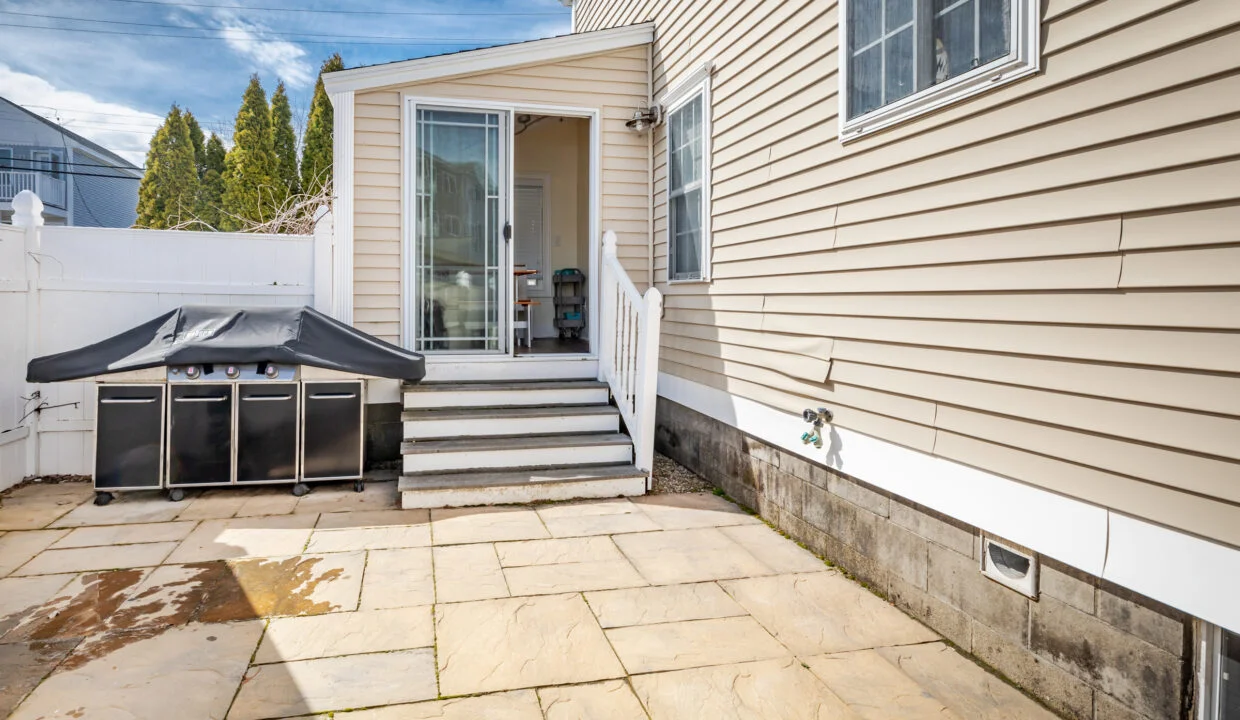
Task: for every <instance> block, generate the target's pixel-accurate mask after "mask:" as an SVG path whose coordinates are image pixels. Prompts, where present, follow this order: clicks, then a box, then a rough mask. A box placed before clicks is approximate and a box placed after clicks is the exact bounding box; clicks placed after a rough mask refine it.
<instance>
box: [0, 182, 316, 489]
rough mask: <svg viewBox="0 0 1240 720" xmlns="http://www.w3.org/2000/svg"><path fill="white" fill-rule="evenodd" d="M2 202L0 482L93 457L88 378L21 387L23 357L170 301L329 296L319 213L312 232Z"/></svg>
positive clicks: (88, 462)
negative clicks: (55, 215) (6, 209)
mask: <svg viewBox="0 0 1240 720" xmlns="http://www.w3.org/2000/svg"><path fill="white" fill-rule="evenodd" d="M13 205H14V210H15V215H14V218H13V220H14V224H15V226H8V225H0V489H3V488H5V487H9V486H11V485H13V484H15V483H17V482H19V481H20V480H21V479H22V478H23V477H27V476H32V475H56V474H82V475H87V474H90V472H91V470H92V466H93V462H94V449H93V447H92V432H91V431H92V428H93V421H94V404H95V389H94V386H93V384H92V383H91V382H89V381H81V382H69V383H53V384H47V385H30V384H27V383H26V382H25V376H26V363H27V362H28V361H29V360H30V359H31V358H33V357H38V356H41V355H47V354H51V353H57V352H62V351H65V350H72V349H74V348H77V347H81V346H83V345H88V344H90V343H94V342H98V341H99V340H103V339H104V338H107V337H110V336H112V335H115V334H116V333H119V332H122V331H124V330H127V329H129V328H131V327H133V326H134V325H138V324H139V323H142V322H144V321H146V320H150V319H151V318H154V317H156V316H157V315H159V314H161V313H163V312H166V311H168V310H171V309H173V308H176V307H178V306H180V305H188V304H200V305H201V304H209V305H251V306H252V305H281V306H301V305H311V306H313V307H316V308H319V309H324V310H325V309H326V308H327V307H328V306H329V305H330V299H329V298H327V297H325V296H324V291H326V292H330V286H331V279H330V273H331V266H330V257H331V249H330V248H331V219H330V216H329V215H328V216H325V217H324V218H322V219H321V220H320V222H319V228H318V231H316V233H315V234H314V235H304V236H299V235H258V234H245V233H210V232H188V231H180V230H128V229H112V228H84V227H41V224H42V217H41V215H39V212H38V211H40V210H41V209H42V204H41V203H39V202H38V199H37V198H36V197H35V196H34V195H33V194H28V193H24V194H23V196H19V197H18V198H16V199H15V200H14V203H13ZM23 211H24V212H23ZM316 256H317V257H318V258H328V262H323V261H320V262H318V263H316V261H315V260H316ZM316 287H317V288H320V292H319V296H318V297H317V298H316V294H315V289H316ZM325 311H326V310H325ZM36 408H41V409H39V410H36Z"/></svg>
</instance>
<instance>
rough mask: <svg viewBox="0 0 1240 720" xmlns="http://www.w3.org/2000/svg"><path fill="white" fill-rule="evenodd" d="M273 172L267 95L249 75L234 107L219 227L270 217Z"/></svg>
mask: <svg viewBox="0 0 1240 720" xmlns="http://www.w3.org/2000/svg"><path fill="white" fill-rule="evenodd" d="M277 175H278V173H277V167H276V154H275V151H274V149H273V148H272V144H271V113H270V110H269V109H268V107H267V94H266V93H265V92H263V86H262V84H260V83H259V81H258V75H253V76H251V77H250V84H249V86H247V87H246V89H245V94H244V95H242V97H241V108H240V109H239V110H237V120H236V123H235V124H234V126H233V147H232V150H229V151H228V155H227V156H226V157H225V159H224V196H223V209H224V217H223V218H221V224H222V225H223V226H224V228H223V229H228V230H238V229H241V228H242V227H244V226H245V225H246V224H247V223H251V222H253V223H261V222H266V221H267V220H270V219H271V217H272V215H273V214H274V212H275V210H276V207H277V206H276V200H278V199H279V198H278V197H277V193H276V192H275V190H276V187H277V185H278V184H279V180H277Z"/></svg>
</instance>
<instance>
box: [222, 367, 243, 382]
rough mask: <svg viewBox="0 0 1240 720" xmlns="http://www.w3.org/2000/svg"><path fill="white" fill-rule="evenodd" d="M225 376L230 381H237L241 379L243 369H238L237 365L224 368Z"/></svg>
mask: <svg viewBox="0 0 1240 720" xmlns="http://www.w3.org/2000/svg"><path fill="white" fill-rule="evenodd" d="M224 374H225V375H227V376H228V377H229V379H230V380H236V379H237V378H239V377H241V368H239V367H237V366H236V365H229V366H228V367H226V368H224Z"/></svg>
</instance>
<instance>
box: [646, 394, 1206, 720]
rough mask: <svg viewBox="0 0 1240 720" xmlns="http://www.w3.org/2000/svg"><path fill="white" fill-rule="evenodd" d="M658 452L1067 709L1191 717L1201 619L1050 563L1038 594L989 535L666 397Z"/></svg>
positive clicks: (1143, 718) (1104, 717) (1090, 718)
mask: <svg viewBox="0 0 1240 720" xmlns="http://www.w3.org/2000/svg"><path fill="white" fill-rule="evenodd" d="M656 448H657V449H658V451H659V452H661V453H663V454H665V455H667V456H668V457H670V458H672V459H674V460H676V461H677V462H679V463H680V464H682V465H684V466H685V467H687V468H689V469H691V470H693V471H694V472H696V473H698V474H699V475H701V476H702V477H704V478H706V479H707V480H709V481H710V482H712V483H714V484H715V485H716V486H718V487H719V488H721V489H722V490H723V491H724V492H726V493H727V494H728V495H729V496H731V497H732V498H733V499H734V500H736V501H737V502H739V503H741V504H743V505H746V506H748V507H749V508H752V509H755V510H757V511H758V513H759V514H760V515H761V516H762V517H763V518H764V519H766V520H767V521H768V522H769V523H771V524H772V525H774V526H775V527H777V528H778V529H780V530H781V531H783V532H784V533H786V534H788V535H789V536H790V537H792V538H793V539H795V540H797V541H799V542H801V543H803V544H804V545H805V546H806V547H808V548H810V549H811V550H813V551H814V552H815V553H817V554H819V555H821V556H823V557H825V558H826V559H827V560H829V561H831V562H832V563H834V564H836V565H838V566H839V567H841V568H843V569H844V570H846V571H848V572H849V573H851V574H852V575H853V576H855V577H856V578H857V579H858V580H860V581H861V582H863V583H865V584H866V585H868V586H869V587H870V588H871V589H872V590H873V591H874V592H876V593H878V594H880V595H882V596H884V597H886V598H887V599H888V600H889V601H891V602H892V603H893V604H895V605H896V606H898V607H900V608H901V609H902V610H904V611H905V612H907V613H908V614H909V615H911V616H913V617H915V618H917V619H918V620H920V621H921V622H923V623H925V624H926V625H927V626H929V627H930V628H932V629H934V630H935V631H937V632H938V633H940V634H941V635H943V636H944V637H945V638H947V639H948V640H949V641H951V642H952V643H955V644H956V645H957V646H958V647H960V648H961V649H962V650H964V651H966V652H968V653H971V654H972V655H973V656H974V657H975V658H977V659H978V660H979V661H981V662H982V663H984V664H986V665H989V666H990V667H991V668H993V669H994V670H996V671H997V672H998V673H999V674H1001V675H1003V676H1005V677H1006V678H1007V679H1008V680H1010V681H1011V682H1012V683H1014V684H1016V685H1018V686H1019V687H1021V688H1022V689H1024V690H1025V691H1026V692H1027V693H1029V694H1030V695H1031V696H1033V697H1035V698H1037V699H1038V700H1040V701H1041V702H1043V703H1044V704H1046V705H1047V706H1048V707H1050V708H1052V709H1053V710H1055V711H1056V712H1058V713H1060V714H1061V715H1063V716H1064V717H1068V718H1075V719H1076V720H1113V719H1118V718H1124V719H1125V720H1166V719H1168V718H1176V719H1182V720H1187V718H1189V717H1191V706H1192V692H1193V690H1192V688H1193V684H1192V678H1193V668H1192V665H1193V663H1192V647H1193V645H1192V643H1193V640H1192V637H1193V619H1192V618H1191V617H1189V616H1187V615H1186V614H1184V613H1182V612H1180V611H1178V610H1175V609H1173V608H1170V607H1167V606H1165V605H1163V604H1161V603H1158V602H1156V601H1154V600H1151V599H1149V598H1146V597H1144V596H1141V595H1137V594H1136V593H1133V592H1131V591H1129V590H1127V589H1125V588H1121V587H1118V586H1115V585H1113V584H1111V583H1108V582H1105V581H1103V580H1101V579H1100V578H1097V577H1093V576H1091V575H1089V574H1087V573H1083V572H1081V571H1079V570H1076V569H1074V568H1070V567H1068V566H1066V565H1063V564H1062V563H1058V562H1056V561H1055V560H1053V559H1050V558H1039V561H1040V580H1039V584H1040V592H1039V596H1038V597H1037V598H1036V599H1031V598H1029V597H1026V596H1025V595H1022V594H1021V593H1018V592H1016V591H1014V590H1011V589H1009V588H1007V587H1005V586H1002V585H1000V584H998V583H996V582H994V581H992V580H990V579H989V578H987V577H985V576H984V575H982V573H981V570H980V568H979V557H980V537H981V530H980V529H979V528H976V527H973V526H971V525H968V524H966V523H962V522H960V521H958V520H956V519H954V518H951V517H947V516H945V515H942V514H941V513H936V512H935V511H933V510H930V509H929V508H925V507H922V506H920V505H917V504H915V503H911V502H908V501H906V500H904V499H902V498H900V497H898V496H895V495H892V494H890V493H886V492H884V491H882V490H879V489H877V488H874V487H872V486H869V485H866V484H865V482H864V480H863V479H858V478H853V477H850V476H847V475H843V474H841V473H837V472H836V471H834V470H831V469H829V468H826V467H824V466H820V465H817V464H815V463H813V462H810V461H808V460H806V459H805V458H802V457H799V456H795V455H792V454H790V453H787V452H785V451H783V450H781V449H779V448H777V447H774V446H772V445H769V444H767V443H765V442H763V441H762V440H760V439H757V438H754V437H751V436H748V435H745V434H743V433H741V432H740V431H739V430H737V429H736V428H733V427H731V426H729V425H727V424H725V423H723V422H720V421H718V420H715V419H714V418H710V417H707V416H705V415H702V414H700V413H697V412H695V411H693V410H690V409H689V408H686V407H684V406H683V405H679V404H677V403H673V402H671V401H669V400H667V399H665V398H659V405H658V415H657V429H656Z"/></svg>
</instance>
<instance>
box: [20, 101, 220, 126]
mask: <svg viewBox="0 0 1240 720" xmlns="http://www.w3.org/2000/svg"><path fill="white" fill-rule="evenodd" d="M22 107H24V108H40V109H43V110H51V111H52V112H57V113H62V112H63V113H85V114H87V115H106V116H108V117H122V118H130V119H132V120H141V119H142V118H137V117H134V116H133V115H126V114H125V113H106V112H95V111H94V110H74V109H72V108H61V107H53V106H51V105H34V104H24V105H22ZM194 117H196V118H198V122H200V123H204V122H208V123H211V122H229V123H231V122H232V121H231V120H221V119H219V118H202V117H198V116H197V115H195V116H194ZM49 119H50V118H49ZM160 121H161V122H162V121H163V118H160Z"/></svg>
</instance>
